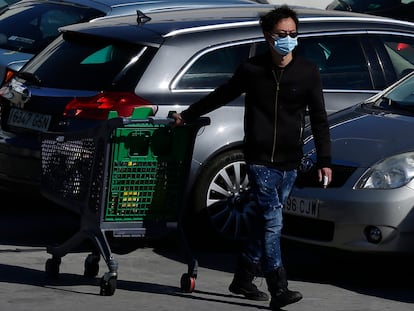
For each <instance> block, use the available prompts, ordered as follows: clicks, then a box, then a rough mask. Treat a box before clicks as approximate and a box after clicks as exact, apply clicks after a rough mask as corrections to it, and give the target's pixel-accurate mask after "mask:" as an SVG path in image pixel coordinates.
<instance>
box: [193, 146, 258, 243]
mask: <svg viewBox="0 0 414 311" xmlns="http://www.w3.org/2000/svg"><path fill="white" fill-rule="evenodd" d="M193 194H194V195H193V203H194V206H195V211H196V213H197V218H198V219H199V222H198V226H199V228H203V229H202V230H205V229H206V226H207V230H209V231H210V234H211V235H210V237H214V236H216V237H217V236H218V237H219V238H220V239H224V240H226V241H229V240H230V241H243V240H244V239H245V238H246V234H247V230H248V228H249V227H250V223H251V216H252V215H253V205H254V204H253V202H252V201H251V199H250V193H249V182H248V177H247V171H246V162H245V160H244V154H243V152H242V151H241V150H231V151H226V152H224V153H222V154H220V155H218V156H216V157H215V158H214V159H212V160H211V161H209V163H208V164H207V165H206V166H205V168H204V169H203V171H202V172H201V174H200V177H199V179H198V182H197V183H196V185H195V190H194V191H193ZM200 222H202V223H203V225H200Z"/></svg>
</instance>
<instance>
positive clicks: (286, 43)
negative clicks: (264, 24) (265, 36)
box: [273, 36, 298, 56]
mask: <svg viewBox="0 0 414 311" xmlns="http://www.w3.org/2000/svg"><path fill="white" fill-rule="evenodd" d="M297 45H298V39H297V38H292V37H291V36H286V37H285V38H280V37H278V38H275V43H274V45H273V48H274V49H275V50H276V52H278V53H279V54H280V55H282V56H285V55H287V54H289V53H290V52H292V51H293V49H294V48H295V47H296V46H297Z"/></svg>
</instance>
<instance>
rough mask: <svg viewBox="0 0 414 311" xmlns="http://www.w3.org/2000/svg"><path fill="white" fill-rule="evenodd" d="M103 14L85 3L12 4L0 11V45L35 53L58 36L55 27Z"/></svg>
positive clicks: (87, 19) (5, 47)
mask: <svg viewBox="0 0 414 311" xmlns="http://www.w3.org/2000/svg"><path fill="white" fill-rule="evenodd" d="M104 15H105V14H104V13H103V12H101V11H99V10H96V9H92V8H88V7H85V6H75V5H70V6H69V5H64V4H56V3H42V4H37V5H25V6H12V7H11V8H9V9H7V10H5V11H4V12H2V13H1V14H0V47H1V48H3V49H8V50H12V51H21V52H25V53H30V54H37V53H38V52H39V51H40V50H42V49H43V48H44V47H45V46H46V45H47V44H48V43H50V42H51V41H52V40H53V39H55V38H56V37H57V36H58V35H59V31H58V29H59V27H61V26H65V25H69V24H75V23H79V22H84V21H89V20H90V19H92V18H94V17H101V16H104Z"/></svg>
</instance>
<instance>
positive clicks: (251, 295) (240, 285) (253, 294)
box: [229, 257, 269, 301]
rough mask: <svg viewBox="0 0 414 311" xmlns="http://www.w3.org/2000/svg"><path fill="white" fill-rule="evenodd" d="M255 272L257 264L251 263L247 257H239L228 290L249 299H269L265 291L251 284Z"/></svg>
mask: <svg viewBox="0 0 414 311" xmlns="http://www.w3.org/2000/svg"><path fill="white" fill-rule="evenodd" d="M256 273H257V264H254V263H251V262H249V261H248V260H247V259H244V258H243V257H240V258H239V260H238V262H237V266H236V271H235V273H234V277H233V281H232V282H231V284H230V286H229V290H230V291H231V292H232V293H233V294H237V295H244V296H245V297H246V298H247V299H250V300H260V301H267V300H269V296H268V295H267V294H266V293H264V292H261V291H260V290H259V289H258V288H257V287H256V285H254V284H253V279H254V277H255V276H256V275H257V274H256Z"/></svg>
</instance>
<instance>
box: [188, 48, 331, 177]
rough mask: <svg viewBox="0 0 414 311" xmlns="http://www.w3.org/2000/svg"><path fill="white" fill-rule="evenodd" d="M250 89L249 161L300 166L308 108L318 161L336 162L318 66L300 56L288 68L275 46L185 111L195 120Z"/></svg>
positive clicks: (247, 109) (247, 94)
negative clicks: (275, 56)
mask: <svg viewBox="0 0 414 311" xmlns="http://www.w3.org/2000/svg"><path fill="white" fill-rule="evenodd" d="M243 93H245V115H244V131H245V137H244V154H245V158H246V162H248V163H254V164H263V165H268V166H273V167H276V168H278V169H281V170H290V169H294V168H297V167H298V166H299V164H300V161H301V159H302V157H303V151H302V145H303V129H304V124H305V113H306V109H308V110H309V117H310V121H311V127H312V133H313V136H314V139H315V146H316V151H317V157H318V160H317V166H318V167H319V168H321V167H330V166H331V142H330V134H329V126H328V121H327V114H326V111H325V103H324V98H323V93H322V86H321V79H320V74H319V70H318V68H317V67H316V65H314V64H313V63H311V62H309V61H307V60H306V59H304V58H301V57H296V55H294V57H293V60H292V61H291V62H290V63H289V64H288V65H287V66H286V67H284V68H279V67H277V66H275V65H274V64H273V62H272V58H271V54H270V52H268V53H266V54H261V55H257V56H255V57H252V58H250V59H248V60H247V61H246V62H244V63H242V64H241V65H240V66H239V67H238V69H237V70H236V72H235V74H234V75H233V77H232V78H231V79H230V80H229V81H228V82H226V83H225V84H223V85H221V86H219V87H218V88H217V89H216V90H214V91H213V92H212V93H210V94H209V95H207V96H205V97H203V98H202V99H200V100H199V101H198V102H196V103H194V104H192V105H191V106H190V107H188V109H186V110H184V111H182V113H181V116H182V118H183V119H184V121H186V122H191V121H192V120H195V119H196V118H198V117H199V116H201V115H204V114H206V113H208V112H210V111H212V110H214V109H216V108H218V107H220V106H223V105H225V104H227V103H228V102H230V101H232V100H234V99H235V98H237V97H238V96H240V95H241V94H243Z"/></svg>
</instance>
